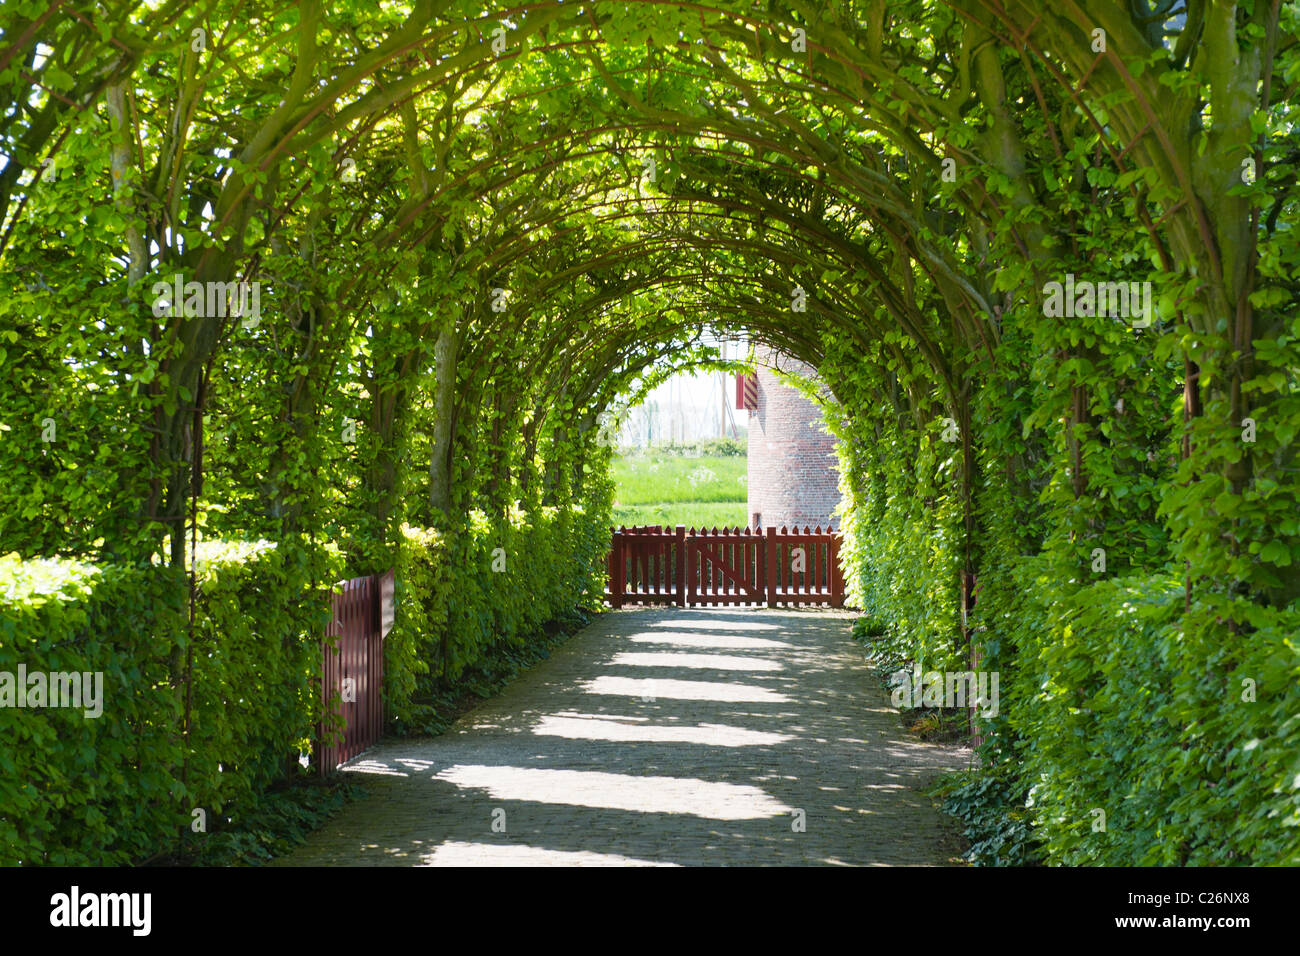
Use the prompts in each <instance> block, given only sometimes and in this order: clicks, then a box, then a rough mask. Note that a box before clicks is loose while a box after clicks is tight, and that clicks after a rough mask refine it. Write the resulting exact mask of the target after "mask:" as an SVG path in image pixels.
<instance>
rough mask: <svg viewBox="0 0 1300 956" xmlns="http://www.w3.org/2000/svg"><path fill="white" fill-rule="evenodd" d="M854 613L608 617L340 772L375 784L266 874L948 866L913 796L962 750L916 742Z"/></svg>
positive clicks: (952, 843)
mask: <svg viewBox="0 0 1300 956" xmlns="http://www.w3.org/2000/svg"><path fill="white" fill-rule="evenodd" d="M852 620H853V615H850V614H847V613H844V612H836V611H809V610H800V611H782V610H766V609H756V610H707V609H693V610H682V609H675V608H670V609H657V610H625V611H615V612H610V613H608V614H604V615H602V616H601V617H600V618H598V619H597V620H596V621H595V622H594V623H593V624H592V625H591V626H590V627H587V628H586V629H584V630H583V631H582V632H581V633H579V634H577V635H575V636H574V637H572V638H570V639H569V640H568V641H567V642H565V643H564V644H563V645H562V646H561V647H559V648H558V649H556V651H555V652H554V653H553V655H552V656H551V658H550V659H548V660H546V661H544V662H543V663H541V664H539V665H538V666H537V667H535V668H533V669H531V670H530V671H528V672H527V673H525V674H524V675H522V676H521V677H520V678H519V679H518V680H516V681H515V682H513V683H512V684H511V685H510V686H508V687H507V688H506V689H505V690H504V691H503V692H502V693H501V694H500V695H499V696H498V697H496V698H493V699H492V700H489V701H486V702H485V703H483V704H482V705H480V706H479V707H477V708H476V709H475V710H473V711H471V712H470V713H468V714H466V715H465V716H464V717H462V718H461V719H460V720H459V721H458V722H457V723H456V724H455V725H454V726H453V727H452V728H451V729H450V730H449V731H448V732H447V733H446V734H444V735H442V736H440V737H436V738H410V739H405V740H393V741H389V742H385V743H382V744H380V745H379V746H377V747H375V748H374V749H372V750H371V751H369V752H368V753H366V754H363V755H362V756H360V757H358V758H356V759H355V760H353V761H352V762H351V763H349V764H347V765H346V766H345V767H344V768H343V771H342V772H345V773H351V774H358V775H361V776H362V778H363V779H362V780H361V782H363V783H364V784H365V786H366V787H367V789H368V790H369V791H370V795H369V796H368V797H367V798H365V799H363V800H360V801H357V802H356V803H353V804H350V805H349V806H347V807H346V808H344V810H342V811H341V812H340V813H339V814H338V816H336V817H335V818H333V819H332V820H330V821H329V822H328V823H327V824H326V825H325V826H324V827H322V828H321V829H320V830H319V831H317V832H316V833H314V834H312V835H311V837H309V838H308V841H307V843H306V844H304V845H303V846H302V847H299V848H298V849H297V850H296V851H294V852H293V853H291V854H289V855H288V856H285V857H283V858H281V859H279V860H277V861H275V865H281V866H319V865H362V866H383V865H396V866H412V865H421V864H425V865H429V864H432V865H442V864H452V865H474V864H485V865H494V864H505V865H531V864H560V865H567V864H580V865H602V864H604V865H609V864H613V865H621V864H657V865H670V866H671V865H715V866H716V865H802V864H848V865H945V864H950V863H953V862H956V860H955V858H956V856H957V854H958V853H959V848H960V843H959V840H958V839H957V838H956V836H955V835H954V832H955V831H954V827H953V824H952V823H951V821H948V820H946V819H945V818H943V817H942V816H941V815H940V814H939V813H938V812H937V811H936V810H935V809H934V808H933V806H932V803H931V801H930V800H929V798H927V797H926V796H925V795H924V794H923V793H921V789H922V788H924V787H926V786H928V785H929V784H930V783H931V782H932V781H933V780H934V779H935V778H936V777H937V776H938V775H939V774H940V773H942V772H944V771H946V770H953V769H959V768H962V767H965V766H967V765H968V764H969V762H970V756H971V755H970V751H969V749H966V748H960V747H953V746H943V745H939V744H928V743H921V742H919V741H916V740H912V739H910V738H909V737H907V735H906V734H905V732H904V731H903V730H902V728H901V727H900V726H899V721H898V717H897V715H896V714H895V713H894V711H893V710H892V709H890V707H889V703H888V698H887V697H886V696H885V693H884V691H882V690H881V689H880V688H879V685H878V683H877V682H876V681H875V680H874V679H873V678H872V676H871V671H870V669H869V667H868V666H867V664H866V662H865V661H864V660H863V654H862V651H861V649H860V648H859V647H858V646H857V645H856V644H855V643H854V642H853V640H852V637H851V636H850V626H851V622H852ZM800 823H802V830H800V829H799V824H800Z"/></svg>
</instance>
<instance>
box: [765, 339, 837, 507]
mask: <svg viewBox="0 0 1300 956" xmlns="http://www.w3.org/2000/svg"><path fill="white" fill-rule="evenodd" d="M756 358H757V362H758V389H757V392H758V394H757V396H756V401H754V402H753V405H752V407H751V408H750V413H749V481H748V486H747V487H748V489H749V524H750V527H751V528H753V527H762V528H769V527H775V528H780V527H781V526H782V525H785V526H787V527H790V528H793V527H794V526H795V525H798V526H799V527H800V528H802V527H803V526H804V525H808V526H809V527H816V526H817V525H821V526H822V528H823V529H824V528H828V527H838V524H837V522H836V521H835V519H834V517H833V515H832V513H833V512H834V511H835V508H836V506H837V505H838V504H839V503H840V488H839V469H838V467H837V462H836V459H835V439H834V438H833V437H832V436H831V435H830V434H828V433H827V431H826V429H825V426H824V425H823V423H822V412H821V409H820V408H819V407H818V406H817V405H816V404H814V403H813V402H811V401H809V400H808V399H807V398H805V397H804V396H803V395H802V394H801V393H800V392H798V391H797V390H795V389H793V388H791V387H790V386H788V385H783V384H782V383H781V382H779V381H777V378H776V375H775V374H774V373H773V371H772V368H773V367H775V368H779V369H780V370H781V371H783V372H789V373H794V374H796V375H798V376H799V377H801V378H806V379H808V380H809V381H813V382H816V381H817V373H816V371H815V370H814V369H813V368H812V367H811V366H809V365H805V364H804V363H802V362H798V361H795V360H794V359H791V358H789V357H788V356H785V355H779V354H775V353H772V352H768V351H764V350H762V349H761V348H760V349H759V350H758V352H757V356H756Z"/></svg>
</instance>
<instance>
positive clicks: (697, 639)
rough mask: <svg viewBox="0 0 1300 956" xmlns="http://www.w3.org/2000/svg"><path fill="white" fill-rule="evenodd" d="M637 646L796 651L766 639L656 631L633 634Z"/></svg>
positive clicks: (782, 643) (782, 642) (792, 646)
mask: <svg viewBox="0 0 1300 956" xmlns="http://www.w3.org/2000/svg"><path fill="white" fill-rule="evenodd" d="M628 640H629V641H632V642H633V643H636V644H675V645H677V646H678V647H718V648H724V649H727V650H737V651H739V650H765V649H774V648H787V649H790V650H793V649H794V645H793V644H787V643H785V642H784V641H773V640H771V639H769V638H766V637H740V636H739V635H732V634H718V635H717V636H713V635H704V634H686V633H681V632H677V631H654V632H651V633H646V634H633V635H631V636H630V637H629V638H628Z"/></svg>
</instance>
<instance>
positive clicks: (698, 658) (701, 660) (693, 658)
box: [608, 651, 785, 671]
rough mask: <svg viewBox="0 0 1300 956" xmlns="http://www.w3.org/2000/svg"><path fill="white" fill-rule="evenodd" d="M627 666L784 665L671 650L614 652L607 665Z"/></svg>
mask: <svg viewBox="0 0 1300 956" xmlns="http://www.w3.org/2000/svg"><path fill="white" fill-rule="evenodd" d="M619 665H624V666H627V667H686V668H692V669H699V670H720V671H779V670H784V669H785V668H784V666H783V665H782V664H780V663H778V662H777V661H770V660H765V659H764V658H760V657H736V656H735V655H732V654H674V653H671V652H664V653H649V654H640V653H636V652H630V651H629V652H624V653H622V654H615V655H614V657H613V658H612V659H611V660H610V661H609V662H608V666H619Z"/></svg>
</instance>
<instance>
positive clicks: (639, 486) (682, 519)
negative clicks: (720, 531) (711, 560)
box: [614, 454, 748, 528]
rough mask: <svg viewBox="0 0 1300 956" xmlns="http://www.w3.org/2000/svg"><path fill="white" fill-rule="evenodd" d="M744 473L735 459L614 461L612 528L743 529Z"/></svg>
mask: <svg viewBox="0 0 1300 956" xmlns="http://www.w3.org/2000/svg"><path fill="white" fill-rule="evenodd" d="M747 469H748V464H747V462H746V460H745V459H744V458H743V457H737V456H728V457H719V456H701V457H699V458H684V457H677V456H672V455H658V454H648V455H633V456H629V457H626V458H619V459H616V460H615V462H614V482H615V491H614V524H615V526H619V525H627V526H629V527H631V526H632V525H645V524H651V525H653V524H657V525H665V526H673V525H679V524H684V525H686V526H687V527H696V528H701V527H708V528H712V527H715V526H716V527H718V528H722V527H724V526H725V527H736V526H740V527H744V526H745V523H746V514H745V501H746V489H745V482H746V478H747Z"/></svg>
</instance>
